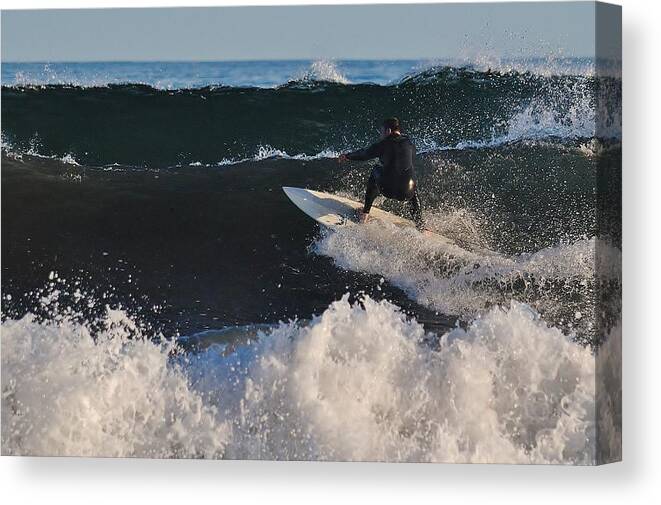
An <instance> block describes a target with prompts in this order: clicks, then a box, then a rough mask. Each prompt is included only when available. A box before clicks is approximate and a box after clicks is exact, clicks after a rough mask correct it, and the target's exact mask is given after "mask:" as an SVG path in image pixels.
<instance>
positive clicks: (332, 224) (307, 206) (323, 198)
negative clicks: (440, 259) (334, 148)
mask: <svg viewBox="0 0 661 505" xmlns="http://www.w3.org/2000/svg"><path fill="white" fill-rule="evenodd" d="M282 190H283V191H284V192H285V194H286V195H287V197H288V198H289V199H290V200H291V201H292V202H293V203H294V205H296V206H297V207H298V208H299V209H301V210H302V211H303V212H304V213H305V214H307V215H308V216H310V217H311V218H312V219H314V220H315V221H316V222H317V223H319V224H320V225H322V226H325V227H326V228H330V229H336V228H339V227H342V226H350V225H355V224H357V222H356V211H357V210H358V209H362V207H363V204H362V203H360V202H356V201H354V200H351V199H350V198H345V197H343V196H340V195H333V194H331V193H324V192H322V191H315V190H312V189H304V188H293V187H287V186H283V187H282ZM373 219H376V220H378V221H382V222H386V223H390V224H393V225H395V226H398V227H403V228H409V227H411V228H415V224H414V223H413V221H411V220H409V219H405V218H403V217H400V216H396V215H395V214H391V213H390V212H387V211H385V210H382V209H379V208H378V207H375V206H372V209H371V210H370V220H373ZM424 234H425V236H426V237H427V239H429V240H432V241H436V243H439V242H440V243H443V244H444V245H445V246H447V247H449V251H450V252H454V253H462V254H475V253H480V254H489V255H497V254H498V253H496V252H494V251H491V250H489V249H484V248H480V247H474V246H473V247H470V249H471V251H472V252H471V253H469V252H468V251H467V250H466V249H465V248H464V247H462V246H460V245H459V244H457V243H456V242H455V241H453V240H451V239H449V238H447V237H444V236H443V235H440V234H438V233H435V232H433V231H427V230H425V232H424Z"/></svg>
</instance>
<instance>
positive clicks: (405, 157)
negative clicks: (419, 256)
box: [346, 134, 423, 228]
mask: <svg viewBox="0 0 661 505" xmlns="http://www.w3.org/2000/svg"><path fill="white" fill-rule="evenodd" d="M346 156H347V158H349V159H350V160H356V161H362V160H369V159H372V158H379V160H380V161H381V165H377V166H376V167H374V168H373V169H372V174H371V175H370V178H369V181H368V183H367V191H366V192H365V207H364V208H363V212H365V213H367V212H369V211H370V209H371V208H372V203H373V202H374V200H375V199H376V197H377V196H379V194H382V195H383V196H385V197H386V198H394V199H395V200H399V201H408V203H409V210H410V212H411V217H412V218H413V221H414V222H415V224H416V226H417V227H418V228H422V224H423V222H422V210H421V208H420V200H419V199H418V193H417V191H416V184H415V172H414V169H413V160H414V158H415V146H414V145H413V143H412V142H411V140H410V139H409V138H408V137H407V136H405V135H397V134H392V135H389V136H388V137H386V138H384V139H382V140H381V141H379V142H377V143H376V144H372V145H371V146H369V147H368V148H366V149H360V150H358V151H354V152H352V153H348V154H347V155H346Z"/></svg>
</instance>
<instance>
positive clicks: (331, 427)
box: [2, 297, 596, 464]
mask: <svg viewBox="0 0 661 505" xmlns="http://www.w3.org/2000/svg"><path fill="white" fill-rule="evenodd" d="M101 326H102V327H103V329H102V331H100V332H97V333H96V335H95V338H93V337H92V336H91V334H90V331H89V329H88V328H87V327H86V326H85V325H84V324H80V323H75V322H73V321H72V320H71V319H69V318H67V317H62V318H61V319H60V321H59V323H56V322H51V323H39V322H38V321H36V320H35V319H34V317H33V316H30V315H28V316H25V317H23V318H22V319H20V320H7V321H5V322H3V324H2V335H3V337H2V338H3V342H2V344H3V353H2V384H3V397H2V403H3V405H2V406H3V409H2V450H3V453H4V454H13V455H20V454H24V455H69V456H73V455H76V456H118V457H119V456H123V457H212V458H241V459H245V458H260V459H295V460H349V461H435V462H473V463H565V464H567V463H569V464H590V463H592V462H594V457H595V447H596V444H595V419H594V383H595V377H594V357H593V356H592V355H591V353H590V351H589V350H588V349H585V348H584V347H582V346H580V345H578V344H576V343H573V342H571V341H570V340H569V339H567V337H566V336H564V335H563V334H562V333H561V332H560V331H558V330H556V329H553V328H550V327H548V326H547V325H546V324H545V323H544V321H542V320H540V318H539V316H538V315H537V314H536V313H535V312H534V311H533V310H531V309H530V308H528V307H526V306H525V305H522V304H518V303H512V304H511V305H510V306H509V307H506V308H503V309H499V308H496V309H493V310H491V311H489V312H487V313H485V314H484V315H483V316H482V317H480V318H478V319H476V320H475V321H473V322H472V323H471V324H470V325H469V326H468V327H467V328H466V329H460V328H457V329H455V330H453V331H451V332H449V333H448V334H447V335H445V336H444V337H443V339H442V340H441V341H440V342H439V344H438V347H432V346H430V345H429V344H427V343H425V337H426V336H427V335H426V334H425V331H424V329H423V328H422V326H421V325H419V324H418V323H417V322H416V321H415V320H410V319H408V318H406V317H405V316H404V315H403V314H402V313H401V312H400V311H399V309H397V308H396V307H395V306H394V305H392V304H390V303H388V302H385V301H382V302H376V301H374V300H372V299H371V298H369V297H366V298H364V299H363V300H362V303H361V304H350V303H349V302H348V301H347V299H346V297H345V298H343V299H342V300H340V301H337V302H335V303H333V304H331V305H330V306H329V307H328V309H327V310H326V311H325V312H324V313H323V314H321V315H320V316H318V317H315V318H314V319H313V320H312V321H311V322H310V323H309V324H308V325H305V326H301V325H298V324H297V323H295V322H291V323H286V324H285V323H281V324H280V325H278V326H277V327H276V328H274V329H273V330H271V331H268V332H260V334H259V335H258V338H257V340H253V341H252V343H249V344H247V345H241V346H239V347H235V348H228V347H227V345H219V344H214V345H211V346H210V347H208V348H206V349H205V350H204V351H202V352H200V353H197V354H186V355H178V354H173V353H172V351H173V348H172V346H170V345H163V344H158V343H155V341H154V339H153V336H152V335H150V334H145V333H141V331H140V330H139V325H138V324H137V323H136V322H135V321H133V320H132V319H130V318H129V317H128V316H127V315H126V314H125V313H124V312H122V311H113V310H108V311H107V313H106V314H105V316H104V317H103V318H102V325H101Z"/></svg>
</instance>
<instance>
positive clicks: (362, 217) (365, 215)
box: [356, 209, 370, 224]
mask: <svg viewBox="0 0 661 505" xmlns="http://www.w3.org/2000/svg"><path fill="white" fill-rule="evenodd" d="M369 217H370V214H369V212H363V211H362V210H360V209H358V210H356V220H357V221H358V222H359V223H360V224H365V223H366V222H367V220H368V219H369Z"/></svg>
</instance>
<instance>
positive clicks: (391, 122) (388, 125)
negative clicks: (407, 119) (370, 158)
mask: <svg viewBox="0 0 661 505" xmlns="http://www.w3.org/2000/svg"><path fill="white" fill-rule="evenodd" d="M393 133H397V134H398V133H399V119H397V118H396V117H389V118H388V119H386V120H384V121H383V123H382V124H381V135H383V136H384V137H388V136H389V135H392V134H393Z"/></svg>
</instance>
